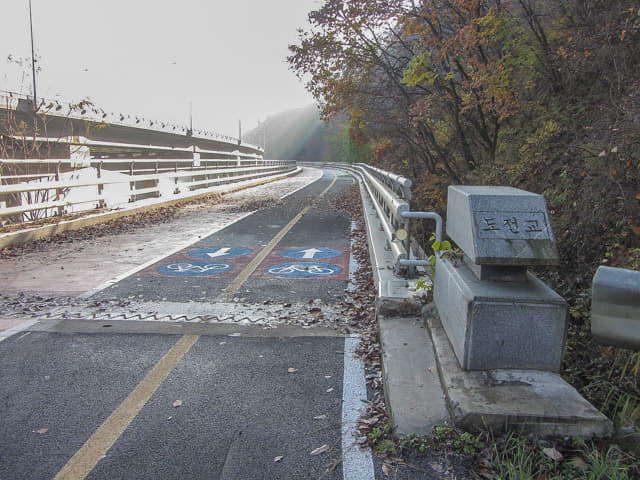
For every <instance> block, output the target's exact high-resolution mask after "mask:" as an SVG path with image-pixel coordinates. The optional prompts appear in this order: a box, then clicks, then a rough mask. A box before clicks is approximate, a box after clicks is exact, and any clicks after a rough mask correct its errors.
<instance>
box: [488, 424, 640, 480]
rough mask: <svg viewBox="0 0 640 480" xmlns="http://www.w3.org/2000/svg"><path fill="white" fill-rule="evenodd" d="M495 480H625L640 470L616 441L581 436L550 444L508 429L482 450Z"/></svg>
mask: <svg viewBox="0 0 640 480" xmlns="http://www.w3.org/2000/svg"><path fill="white" fill-rule="evenodd" d="M483 455H485V456H486V457H487V458H485V459H484V460H485V465H487V464H488V465H490V466H491V476H492V478H494V479H495V480H507V479H512V478H514V479H516V478H517V479H519V480H539V479H542V478H544V479H545V480H561V479H568V478H570V479H575V480H614V479H616V480H628V479H631V478H637V477H636V475H639V474H640V464H639V463H638V460H637V459H636V458H634V457H631V456H630V455H627V454H624V453H623V452H622V451H621V450H620V449H619V448H618V447H617V446H615V445H608V446H607V445H604V444H598V445H596V444H594V443H593V442H588V441H585V440H582V439H573V440H568V441H566V442H558V443H557V444H550V443H549V442H546V441H542V440H539V439H536V438H532V437H530V436H524V435H520V434H518V433H515V432H511V433H509V434H508V435H506V436H504V437H501V438H498V439H496V440H493V441H492V442H491V445H490V446H489V447H488V448H487V449H486V450H484V451H483Z"/></svg>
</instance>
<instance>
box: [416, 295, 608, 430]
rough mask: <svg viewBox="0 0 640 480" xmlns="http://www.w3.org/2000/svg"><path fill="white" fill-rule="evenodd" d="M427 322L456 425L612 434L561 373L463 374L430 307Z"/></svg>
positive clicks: (530, 371)
mask: <svg viewBox="0 0 640 480" xmlns="http://www.w3.org/2000/svg"><path fill="white" fill-rule="evenodd" d="M424 317H425V322H426V325H427V327H428V328H429V332H430V333H431V339H432V341H433V347H434V350H435V353H436V358H437V361H438V369H439V373H440V375H441V377H442V384H443V386H444V393H445V396H446V400H447V405H448V407H449V411H450V413H451V416H452V421H453V423H454V424H455V425H457V426H460V427H462V428H464V429H469V430H477V429H479V428H481V427H489V428H491V429H492V430H494V431H504V430H507V429H521V430H524V431H525V432H527V433H535V434H538V435H543V436H554V435H559V436H578V437H603V436H610V435H611V434H612V433H613V424H612V423H611V421H610V420H609V419H608V418H607V417H606V416H605V415H603V414H602V413H600V412H599V411H598V410H596V408H595V407H593V405H591V404H590V403H589V402H587V401H586V400H585V399H584V398H583V397H582V396H581V395H580V394H579V393H578V392H577V391H576V390H575V389H574V388H573V387H572V386H571V385H569V384H568V383H567V382H565V381H564V380H563V379H562V377H560V375H558V374H556V373H553V372H546V371H538V370H510V369H509V370H508V369H497V370H484V371H465V370H462V369H461V368H460V365H459V363H458V361H457V359H456V356H455V354H454V352H453V349H452V348H451V344H450V343H449V340H448V338H447V335H446V333H445V331H444V328H443V327H442V325H441V323H440V320H439V318H438V314H437V312H436V310H435V308H434V307H433V305H430V306H429V307H427V308H425V310H424Z"/></svg>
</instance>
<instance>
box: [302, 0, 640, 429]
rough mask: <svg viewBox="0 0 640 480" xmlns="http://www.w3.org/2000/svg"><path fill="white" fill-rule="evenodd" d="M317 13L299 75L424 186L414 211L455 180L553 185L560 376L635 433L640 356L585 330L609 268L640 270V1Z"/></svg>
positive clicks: (386, 4) (353, 135) (440, 200)
mask: <svg viewBox="0 0 640 480" xmlns="http://www.w3.org/2000/svg"><path fill="white" fill-rule="evenodd" d="M309 20H310V27H309V28H308V29H306V30H304V31H301V32H300V37H299V41H298V43H297V44H296V45H292V46H290V51H291V54H290V57H289V63H290V66H291V68H292V70H294V71H295V72H296V73H297V74H298V75H299V76H300V77H301V78H302V79H304V80H305V81H306V82H307V86H308V89H309V90H310V91H311V92H312V93H313V95H314V96H315V98H316V100H317V102H318V104H319V105H320V106H321V114H322V117H323V118H324V119H330V118H336V116H337V117H340V116H343V115H346V116H347V118H348V121H349V124H348V127H349V138H350V140H351V141H353V142H354V143H357V144H359V145H362V146H366V148H367V149H369V150H370V161H371V162H372V163H373V164H375V165H377V166H380V167H382V168H385V169H388V170H391V171H394V172H396V173H402V174H405V175H407V176H408V177H410V178H411V179H412V180H413V181H414V185H415V186H414V195H415V205H414V206H413V208H414V209H416V210H427V211H438V212H440V213H441V214H444V213H445V211H446V188H447V186H448V185H451V184H474V185H509V186H514V187H518V188H523V189H525V190H529V191H532V192H536V193H540V194H543V195H544V196H545V198H546V200H547V205H548V207H549V211H550V213H551V216H552V221H553V228H554V232H555V235H556V238H557V241H558V246H559V251H560V256H561V265H560V268H558V269H553V270H546V271H541V272H539V273H540V274H541V275H542V276H543V277H544V278H545V280H546V281H547V282H549V283H551V285H552V286H553V287H554V288H555V289H556V290H557V291H558V292H559V293H560V294H562V295H563V296H564V297H565V298H567V299H568V301H569V302H570V334H569V341H568V346H567V355H566V361H565V370H564V372H563V373H564V374H565V376H566V377H567V378H568V379H569V380H570V381H571V382H573V384H574V385H575V386H576V387H578V388H579V389H580V391H581V392H582V393H583V394H584V395H585V396H586V397H587V398H588V399H589V400H591V401H592V402H594V403H595V404H596V405H597V406H598V407H599V408H601V409H602V411H604V412H605V413H607V414H608V415H609V416H610V417H611V418H613V419H614V420H615V421H616V422H617V423H618V424H619V425H625V426H627V427H629V426H631V427H635V428H636V429H637V428H638V421H639V420H640V388H639V387H638V377H639V374H640V357H639V356H638V354H637V353H633V352H630V351H627V350H623V349H613V348H604V347H600V346H598V345H595V344H594V342H593V341H592V339H591V336H590V334H589V310H590V298H589V296H590V292H589V290H590V285H591V280H592V278H593V275H594V273H595V270H596V268H597V267H598V265H601V264H608V265H611V266H620V267H626V268H632V269H636V270H638V269H640V48H638V46H639V45H640V5H639V4H638V2H637V0H612V1H603V0H589V1H587V0H537V1H536V0H515V1H498V0H490V1H479V0H431V1H429V0H420V1H412V2H407V1H404V0H384V1H383V0H325V1H324V2H322V5H321V6H320V7H319V8H318V9H317V10H316V11H314V12H312V13H310V15H309ZM416 223H417V222H416ZM415 234H416V235H419V236H420V235H422V236H423V239H424V240H426V238H427V236H426V235H427V234H426V233H424V232H420V231H416V232H415ZM424 243H426V241H425V242H424Z"/></svg>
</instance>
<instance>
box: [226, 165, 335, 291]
mask: <svg viewBox="0 0 640 480" xmlns="http://www.w3.org/2000/svg"><path fill="white" fill-rule="evenodd" d="M337 179H338V177H337V176H334V177H333V181H332V182H331V183H330V184H329V186H328V187H327V188H325V189H324V190H323V191H322V193H320V195H318V197H317V198H322V197H324V195H325V194H326V193H327V192H328V191H329V190H331V187H333V185H334V184H335V183H336V180H337ZM311 207H312V205H307V206H306V207H304V208H303V209H302V210H301V211H300V213H298V214H297V215H296V216H295V217H293V219H292V220H291V221H290V222H289V223H287V224H286V225H285V226H284V227H283V228H282V230H280V231H279V232H278V233H277V234H276V236H275V237H273V238H272V239H271V241H270V242H269V243H268V244H267V245H266V246H265V247H264V248H263V249H262V250H260V252H258V254H257V255H256V256H255V257H254V258H253V260H251V262H249V264H248V265H247V266H246V267H244V269H243V270H242V271H241V272H240V273H239V274H238V276H237V277H236V278H235V279H234V280H233V282H231V283H230V284H229V285H228V286H227V288H225V289H224V290H223V292H222V293H221V294H220V297H219V299H220V300H221V301H223V302H228V301H231V300H232V299H233V296H234V295H235V294H236V292H237V291H238V290H239V289H240V287H241V286H242V284H243V283H244V282H246V281H247V279H248V278H249V277H250V276H251V274H252V273H253V272H255V270H256V268H258V265H260V264H261V263H262V262H263V260H264V259H265V258H267V255H269V254H270V253H271V251H272V250H273V249H274V248H275V246H276V245H277V244H278V243H280V240H282V239H283V238H284V236H285V235H286V234H287V233H289V231H290V230H291V229H292V228H293V226H294V225H295V224H296V223H298V222H299V221H300V219H301V218H302V217H303V216H304V215H305V214H306V213H307V212H308V211H309V210H311Z"/></svg>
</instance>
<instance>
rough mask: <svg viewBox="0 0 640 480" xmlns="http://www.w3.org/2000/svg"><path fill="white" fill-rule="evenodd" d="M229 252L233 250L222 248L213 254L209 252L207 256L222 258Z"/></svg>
mask: <svg viewBox="0 0 640 480" xmlns="http://www.w3.org/2000/svg"><path fill="white" fill-rule="evenodd" d="M229 250H231V248H228V247H224V248H220V249H218V250H216V251H215V252H213V253H209V252H207V255H209V256H210V257H211V258H215V257H222V256H224V255H226V254H227V253H228V252H229Z"/></svg>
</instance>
